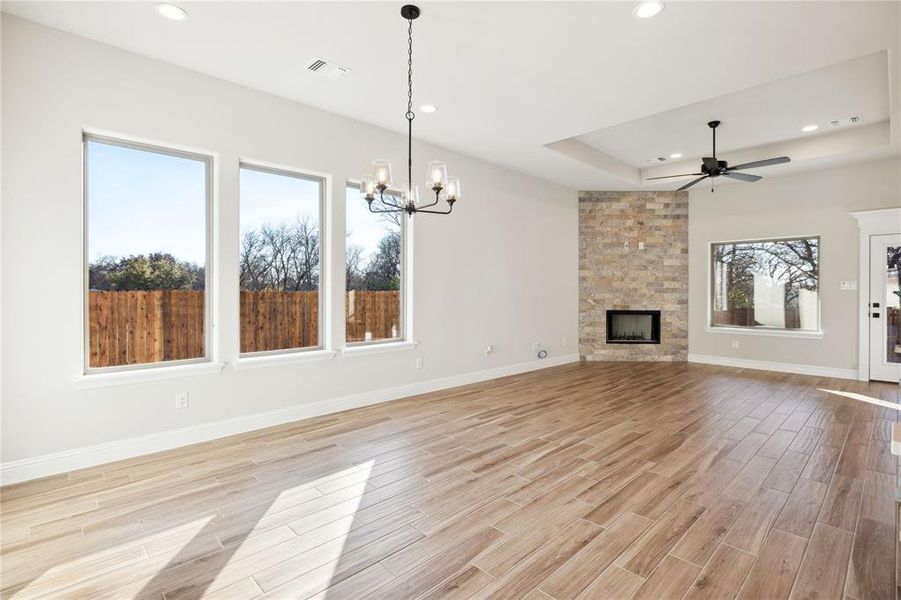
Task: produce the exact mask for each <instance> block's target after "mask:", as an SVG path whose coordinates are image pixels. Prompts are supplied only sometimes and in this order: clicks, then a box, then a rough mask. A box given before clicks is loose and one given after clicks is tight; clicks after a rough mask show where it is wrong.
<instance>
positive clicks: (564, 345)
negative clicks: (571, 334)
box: [560, 338, 566, 348]
mask: <svg viewBox="0 0 901 600" xmlns="http://www.w3.org/2000/svg"><path fill="white" fill-rule="evenodd" d="M560 345H561V346H563V347H564V348H566V338H563V339H562V340H561V341H560Z"/></svg>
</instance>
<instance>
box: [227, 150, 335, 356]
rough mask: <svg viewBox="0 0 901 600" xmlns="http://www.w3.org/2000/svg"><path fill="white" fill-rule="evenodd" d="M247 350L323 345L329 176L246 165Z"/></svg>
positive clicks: (243, 274)
mask: <svg viewBox="0 0 901 600" xmlns="http://www.w3.org/2000/svg"><path fill="white" fill-rule="evenodd" d="M240 187H241V189H240V194H241V254H240V269H239V272H240V287H241V292H240V293H241V317H240V323H241V324H240V327H241V353H242V354H249V353H257V352H274V351H288V350H298V349H313V348H319V347H321V339H322V332H321V323H322V319H321V318H320V317H321V307H322V294H321V293H320V291H321V272H322V267H321V263H322V248H321V244H320V241H321V238H320V235H321V223H322V216H321V215H322V207H323V199H324V197H325V180H324V179H323V178H321V177H314V176H310V175H305V174H301V173H295V172H290V171H283V170H278V169H270V168H264V167H259V166H253V165H247V164H243V165H241V182H240Z"/></svg>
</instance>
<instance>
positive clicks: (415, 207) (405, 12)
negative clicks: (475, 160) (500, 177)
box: [360, 4, 460, 217]
mask: <svg viewBox="0 0 901 600" xmlns="http://www.w3.org/2000/svg"><path fill="white" fill-rule="evenodd" d="M419 13H420V11H419V7H418V6H414V5H412V4H407V5H405V6H403V7H402V8H401V9H400V15H401V16H402V17H403V18H404V19H406V20H407V112H406V114H405V115H404V118H406V119H407V183H406V185H405V186H404V188H403V190H402V194H403V195H402V197H401V199H400V202H401V203H400V204H398V203H397V202H396V201H395V199H396V196H393V195H392V194H391V193H390V192H389V193H388V194H386V193H385V192H386V191H388V189H389V188H390V187H391V185H392V184H393V183H394V180H393V178H392V176H391V164H390V163H389V162H388V161H387V160H383V159H379V160H374V161H372V172H371V173H367V174H366V175H363V177H362V178H361V179H360V195H361V196H362V197H363V199H364V200H365V201H366V204H367V205H368V206H369V211H370V212H374V213H398V212H401V213H407V214H408V215H409V216H411V217H412V216H413V215H414V214H416V213H429V214H433V215H449V214H450V213H451V211H452V210H453V209H454V202H456V201H457V200H459V199H460V179H459V178H457V177H448V175H447V165H446V164H445V163H444V162H443V161H440V160H433V161H431V162H430V163H429V164H428V175H427V179H426V186H428V188H429V189H430V190H432V192H433V193H434V194H435V200H434V201H433V202H429V203H428V204H420V203H419V186H418V185H414V184H413V119H414V118H416V114H415V113H414V112H413V21H415V20H416V19H417V18H418V17H419ZM424 112H434V111H424ZM441 192H444V199H445V202H447V210H434V209H433V210H429V209H430V208H431V207H432V206H435V205H437V204H438V202H440V200H441ZM376 196H378V199H379V202H380V204H381V208H373V206H372V203H373V202H374V201H375V199H376Z"/></svg>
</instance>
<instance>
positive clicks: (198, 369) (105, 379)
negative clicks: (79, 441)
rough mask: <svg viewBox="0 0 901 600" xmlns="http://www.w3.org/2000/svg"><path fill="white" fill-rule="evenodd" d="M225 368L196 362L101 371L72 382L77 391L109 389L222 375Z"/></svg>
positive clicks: (219, 364) (80, 376)
mask: <svg viewBox="0 0 901 600" xmlns="http://www.w3.org/2000/svg"><path fill="white" fill-rule="evenodd" d="M224 368H225V363H223V362H209V361H204V362H195V363H190V364H182V365H164V364H161V365H160V366H154V367H147V368H137V369H127V370H122V371H101V372H92V373H87V374H82V375H79V376H78V377H76V378H75V380H74V381H72V386H73V387H75V389H79V390H87V389H91V388H101V387H108V386H111V385H124V384H126V383H144V382H147V381H159V380H161V379H173V378H175V377H195V376H197V375H210V374H213V373H221V372H222V369H224Z"/></svg>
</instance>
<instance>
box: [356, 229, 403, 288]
mask: <svg viewBox="0 0 901 600" xmlns="http://www.w3.org/2000/svg"><path fill="white" fill-rule="evenodd" d="M400 255H401V251H400V232H399V231H391V232H389V233H387V234H386V235H385V237H383V238H382V239H381V240H380V241H379V247H378V251H377V253H376V254H375V256H373V257H372V258H371V259H370V261H369V264H368V265H367V267H366V273H365V275H364V276H363V289H367V290H399V289H400V258H401V256H400Z"/></svg>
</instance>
